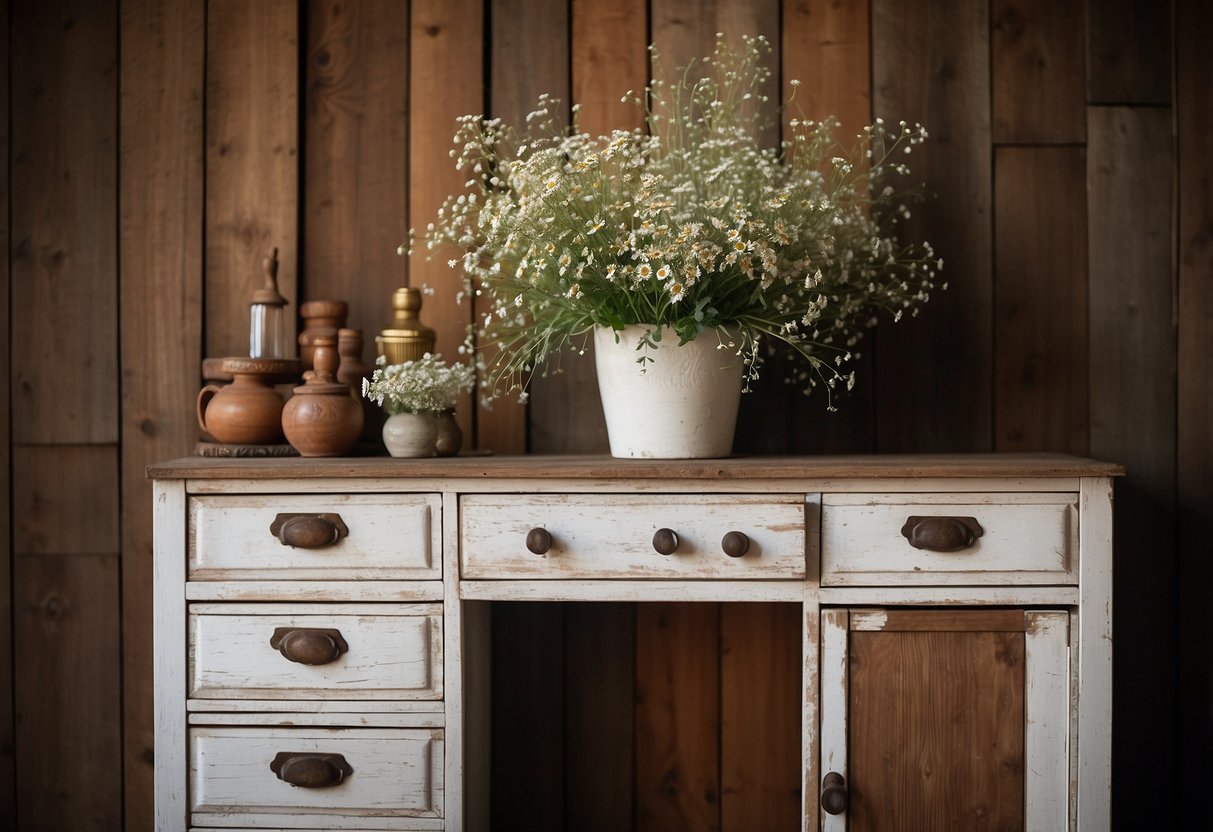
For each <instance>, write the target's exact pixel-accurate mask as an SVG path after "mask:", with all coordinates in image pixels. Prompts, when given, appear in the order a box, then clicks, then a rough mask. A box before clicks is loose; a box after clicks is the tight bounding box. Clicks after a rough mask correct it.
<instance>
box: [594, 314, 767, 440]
mask: <svg viewBox="0 0 1213 832" xmlns="http://www.w3.org/2000/svg"><path fill="white" fill-rule="evenodd" d="M651 329H652V327H649V326H628V327H624V329H623V330H621V331H616V330H612V329H608V328H605V327H598V328H597V329H596V330H595V331H594V357H595V358H594V362H595V367H596V369H597V370H598V390H599V392H600V394H601V395H602V410H603V413H604V415H605V416H606V424H607V435H608V437H609V439H610V443H611V456H614V457H623V458H633V459H702V458H712V457H723V456H728V455H729V454H730V453H731V452H732V450H733V430H734V428H735V427H736V426H737V407H738V405H739V404H740V401H741V371H742V366H743V365H742V360H741V358H740V356H738V355H737V351H736V350H735V349H729V348H727V347H726V348H724V349H720V348H718V347H719V344H720V338H719V336H718V335H717V333H716V332H715V331H714V330H709V331H706V332H704V333H703V334H702V335H700V336H699V337H698V338H696V339H695V340H694V341H691V342H690V343H687V344H683V345H681V346H679V344H678V336H677V335H676V334H675V333H674V331H673V330H671V329H668V328H667V329H663V331H662V338H661V341H660V342H658V344H657V349H650V350H648V351H647V355H648V356H649V357H650V358H652V359H653V360H652V361H650V362H646V363H645V365H644V371H643V372H641V365H640V364H637V363H636V359H637V358H639V357H640V356H641V355H642V354H646V353H642V352H641V351H638V350H637V349H636V346H637V344H638V343H639V341H640V338H641V336H643V334H644V333H645V332H647V331H649V330H651ZM616 336H618V339H617V338H616Z"/></svg>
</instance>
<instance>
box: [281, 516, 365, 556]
mask: <svg viewBox="0 0 1213 832" xmlns="http://www.w3.org/2000/svg"><path fill="white" fill-rule="evenodd" d="M349 533H350V530H349V528H348V527H347V526H346V525H345V523H344V521H342V519H341V515H340V514H279V515H278V516H277V517H275V518H274V522H273V523H271V524H270V534H272V535H273V536H274V537H276V538H278V540H279V541H281V543H282V545H283V546H294V547H295V548H298V549H323V548H324V547H326V546H332V545H333V544H334V543H336V542H337V541H339V540H341V538H343V537H346V536H348V535H349Z"/></svg>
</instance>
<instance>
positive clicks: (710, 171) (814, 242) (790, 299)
mask: <svg viewBox="0 0 1213 832" xmlns="http://www.w3.org/2000/svg"><path fill="white" fill-rule="evenodd" d="M769 52H770V48H769V45H768V44H767V42H766V41H765V40H764V39H763V38H748V39H747V40H746V49H745V50H744V51H743V52H742V53H740V54H737V53H734V52H732V51H730V50H729V48H728V47H727V46H726V45H725V44H724V43H723V40H722V39H718V42H717V47H716V50H715V54H714V55H713V56H711V57H709V58H705V59H704V60H703V66H702V68H697V69H701V70H702V72H703V73H704V74H703V77H702V78H699V79H698V80H694V81H692V80H691V70H692V68H687V69H686V70H684V72H683V73H682V77H681V80H679V81H676V82H673V83H667V82H666V81H664V80H654V81H653V82H652V84H651V86H650V87H648V88H646V89H645V91H644V95H643V96H642V95H638V94H635V93H629V94H628V95H627V96H625V101H626V100H630V101H632V102H633V103H635V104H636V105H637V106H639V107H641V108H643V109H644V111H645V115H646V127H647V129H646V130H632V131H622V130H616V131H614V132H613V133H611V134H610V135H609V136H600V137H594V136H590V135H588V134H585V133H581V132H578V131H577V129H576V121H575V120H574V126H573V127H572V128H571V129H569V130H560V129H558V128H556V125H557V124H558V122H559V115H560V113H559V106H558V102H556V101H554V100H552V99H549V98H541V99H540V102H539V107H538V109H537V110H536V111H535V112H533V113H532V114H531V115H530V116H528V119H527V121H528V128H527V130H526V131H525V132H518V131H515V130H513V129H511V128H509V127H506V126H505V125H503V124H502V123H501V122H500V120H498V119H489V120H486V119H484V118H483V117H480V116H465V117H463V118H462V119H461V120H460V126H459V128H458V131H457V133H456V134H455V144H456V147H457V148H458V149H457V150H454V151H452V155H453V156H455V157H456V158H457V161H456V166H457V167H458V168H459V169H461V170H468V171H470V173H471V178H470V179H469V181H468V183H467V184H468V189H469V190H468V192H467V193H462V194H457V195H454V196H452V197H450V198H448V200H447V201H446V203H445V204H444V206H443V208H442V209H441V210H440V211H439V215H438V219H437V221H436V222H435V223H432V224H430V226H429V227H428V229H427V233H426V245H427V246H428V247H429V248H430V249H436V248H440V247H449V246H453V247H455V248H456V249H458V250H459V251H461V252H462V256H459V257H455V258H453V259H451V260H449V261H448V262H449V265H451V267H452V268H461V269H462V270H463V273H464V277H465V293H469V294H472V295H474V296H475V297H476V301H475V303H476V313H477V321H478V324H477V325H478V326H479V327H480V336H481V343H482V345H495V346H496V349H495V350H491V351H490V352H489V353H488V357H487V359H486V358H485V357H484V356H483V354H482V358H481V362H482V367H483V369H485V370H486V371H487V372H486V381H487V384H488V386H489V387H490V388H491V389H492V390H494V391H499V390H500V387H501V385H502V384H503V383H504V385H505V386H507V387H509V388H512V389H521V388H524V387H525V385H526V383H527V381H528V380H529V379H530V377H531V376H532V375H533V374H534V373H536V372H548V371H549V370H550V369H551V368H552V367H558V365H559V359H560V356H561V355H562V354H563V353H564V352H565V351H567V350H569V349H572V350H575V351H578V352H584V347H585V343H586V341H587V339H588V338H589V337H591V335H592V332H593V329H594V327H598V326H601V327H610V328H612V329H615V330H619V329H622V328H623V327H624V326H625V325H629V324H643V325H647V326H649V327H651V330H650V331H649V334H648V335H647V336H646V339H645V340H643V341H642V344H641V346H642V347H645V346H648V347H651V346H653V345H654V342H656V341H658V340H660V339H661V338H662V331H663V328H667V329H666V332H667V337H669V336H668V332H669V331H671V330H672V332H673V334H674V335H675V336H676V337H677V338H678V339H679V341H680V343H685V342H687V341H689V340H691V339H693V338H695V337H697V336H698V335H700V334H701V333H703V332H704V331H715V332H716V333H717V334H718V337H719V339H720V344H721V346H722V348H728V349H732V350H736V351H737V352H738V353H739V354H741V355H742V356H743V358H744V359H745V362H746V366H747V367H748V371H747V373H746V374H745V379H746V387H747V389H748V387H749V382H750V381H751V380H753V379H754V378H756V377H757V376H758V374H759V368H760V366H761V364H762V360H763V358H764V356H765V355H766V354H767V353H768V351H771V350H773V349H777V348H787V349H789V350H791V351H792V352H793V353H795V354H796V355H799V356H801V357H802V358H803V359H804V361H803V362H799V363H798V364H797V369H796V370H795V374H794V377H793V378H791V379H789V381H790V382H792V383H795V384H798V385H800V386H801V387H803V388H804V390H805V392H806V393H807V392H809V391H810V390H811V389H812V388H814V387H817V386H819V385H824V386H825V387H826V388H827V389H833V388H834V387H835V386H836V385H837V384H838V383H839V382H841V383H843V384H845V385H846V386H847V387H848V388H849V387H850V386H851V385H852V384H853V383H854V374H853V372H849V371H847V370H846V362H847V361H848V360H850V359H852V358H854V357H855V356H856V355H857V353H856V351H855V347H856V344H857V342H858V341H859V339H860V338H861V336H862V333H863V331H864V329H865V328H866V327H868V326H871V325H873V324H874V323H875V322H876V319H877V313H881V312H883V313H887V314H888V316H889V317H892V318H893V319H894V320H897V319H899V318H900V317H901V316H902V315H903V314H905V313H907V312H909V313H911V314H914V313H916V312H917V309H918V306H919V305H921V304H922V303H924V302H926V301H927V299H928V297H929V295H930V292H931V290H932V289H933V288H934V285H935V281H936V278H937V273H938V271H939V270H940V269H941V268H942V266H943V263H942V261H940V260H938V259H937V258H936V257H935V255H934V253H933V251H932V249H931V246H930V245H929V244H928V243H925V242H924V243H921V244H919V245H906V244H902V243H900V242H899V241H898V240H897V238H896V236H895V234H894V230H895V226H896V225H897V223H898V221H899V220H900V219H902V218H905V217H908V216H909V214H910V212H909V208H908V207H907V202H909V197H911V196H914V195H916V194H915V192H912V191H911V192H907V193H899V192H898V191H897V189H896V187H895V185H894V182H893V180H894V179H895V178H896V177H898V176H904V175H905V174H906V173H908V169H907V168H906V166H905V165H904V163H902V161H900V160H901V159H902V158H903V157H904V155H905V154H908V153H909V152H910V151H911V149H912V148H913V147H914V146H915V145H917V144H919V143H920V142H922V141H924V140H925V139H926V135H927V134H926V130H924V129H923V128H922V127H921V126H913V127H911V126H909V125H907V124H905V123H904V122H903V123H901V124H900V125H898V126H897V127H896V128H892V127H886V126H885V125H884V123H883V122H882V121H881V120H880V119H877V121H876V123H875V124H874V125H872V126H870V127H868V128H865V130H864V132H863V134H862V135H860V136H859V137H858V141H857V144H856V145H855V146H854V147H853V148H851V149H849V150H846V151H843V150H840V149H839V148H838V147H837V146H836V145H835V144H834V141H833V139H832V132H833V130H834V129H835V128H836V127H837V124H836V122H835V121H834V120H833V119H827V120H826V121H824V122H812V121H807V120H801V119H793V120H791V121H790V122H789V131H788V132H787V138H786V139H785V140H784V141H783V142H782V143H781V146H780V147H778V148H773V147H764V146H763V145H762V144H761V142H760V140H759V138H758V136H759V135H760V134H761V131H762V129H763V127H764V125H765V124H766V122H764V120H763V116H762V115H761V110H762V108H761V107H760V106H756V105H757V104H758V101H757V100H756V99H759V98H761V96H760V90H761V89H762V85H763V83H764V82H765V81H766V80H767V79H768V77H769V75H770V70H769V69H768V68H767V67H766V65H765V63H764V61H765V59H766V57H767V55H768V53H769ZM792 84H793V87H795V86H796V82H792ZM789 103H791V102H789ZM575 114H576V108H575V107H574V118H575ZM642 352H643V351H642ZM645 360H646V358H645V356H644V355H643V354H642V355H640V356H638V362H640V363H641V364H642V366H643V362H644V361H645ZM827 405H828V406H830V407H831V408H832V405H830V403H829V402H827Z"/></svg>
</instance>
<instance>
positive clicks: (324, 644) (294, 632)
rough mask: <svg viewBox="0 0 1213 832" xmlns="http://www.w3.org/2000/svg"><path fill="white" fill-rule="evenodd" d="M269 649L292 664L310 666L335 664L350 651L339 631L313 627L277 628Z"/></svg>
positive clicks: (271, 637) (271, 638)
mask: <svg viewBox="0 0 1213 832" xmlns="http://www.w3.org/2000/svg"><path fill="white" fill-rule="evenodd" d="M270 647H273V648H274V649H275V650H277V651H278V652H279V653H281V654H282V655H283V656H285V657H286V658H287V659H289V660H291V661H293V662H298V663H299V664H310V665H318V664H329V663H330V662H335V661H337V659H339V658H340V657H341V654H342V653H348V652H349V649H350V646H349V645H348V644H346V641H345V639H344V638H342V636H341V631H340V630H325V629H317V628H314V627H279V628H278V629H276V630H274V634H273V635H272V636H270Z"/></svg>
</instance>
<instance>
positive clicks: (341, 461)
mask: <svg viewBox="0 0 1213 832" xmlns="http://www.w3.org/2000/svg"><path fill="white" fill-rule="evenodd" d="M1123 473H1124V467H1123V466H1121V465H1117V464H1113V463H1108V462H1100V461H1097V460H1093V459H1084V458H1082V457H1075V456H1066V455H1062V454H897V455H886V454H865V455H856V456H752V457H746V456H737V457H729V458H727V459H691V460H688V459H676V460H652V459H615V458H613V457H610V456H578V455H550V456H549V455H540V454H531V455H526V456H493V455H467V456H459V457H445V458H429V459H394V458H391V457H343V458H337V459H302V458H286V459H283V458H278V459H258V458H246V459H232V458H227V459H218V458H208V457H187V458H184V459H176V460H172V461H169V462H162V463H159V464H156V465H151V466H149V467H148V469H147V474H148V476H149V477H152V478H154V479H253V480H256V479H281V478H292V479H295V478H298V479H350V478H374V479H416V478H431V479H432V478H459V479H488V478H493V479H500V478H510V477H518V478H523V479H606V480H626V479H645V480H649V479H661V480H666V479H673V480H747V479H837V478H865V477H873V478H876V477H1107V476H1120V475H1122V474H1123Z"/></svg>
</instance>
